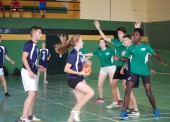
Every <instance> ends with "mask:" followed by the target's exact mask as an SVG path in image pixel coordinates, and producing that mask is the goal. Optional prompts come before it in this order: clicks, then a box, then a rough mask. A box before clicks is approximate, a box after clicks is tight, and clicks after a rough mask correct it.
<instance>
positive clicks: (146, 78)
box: [127, 74, 151, 84]
mask: <svg viewBox="0 0 170 122" xmlns="http://www.w3.org/2000/svg"><path fill="white" fill-rule="evenodd" d="M140 77H141V78H142V82H143V84H146V83H149V84H150V83H151V81H150V76H140V75H135V74H130V76H129V78H128V81H127V82H133V83H134V84H136V82H137V81H138V80H139V78H140Z"/></svg>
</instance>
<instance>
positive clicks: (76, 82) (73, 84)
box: [67, 78, 83, 89]
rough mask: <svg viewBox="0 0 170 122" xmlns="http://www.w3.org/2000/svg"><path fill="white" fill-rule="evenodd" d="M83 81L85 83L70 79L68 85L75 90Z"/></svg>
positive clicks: (80, 80)
mask: <svg viewBox="0 0 170 122" xmlns="http://www.w3.org/2000/svg"><path fill="white" fill-rule="evenodd" d="M82 81H83V80H82V79H76V78H68V80H67V83H68V85H69V86H70V87H71V88H73V89H75V88H76V86H77V84H78V83H80V82H82Z"/></svg>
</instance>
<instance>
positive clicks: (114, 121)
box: [8, 87, 117, 122]
mask: <svg viewBox="0 0 170 122" xmlns="http://www.w3.org/2000/svg"><path fill="white" fill-rule="evenodd" d="M8 88H9V89H13V90H15V91H18V92H20V93H23V94H26V93H25V92H23V91H21V90H16V89H14V88H10V87H8ZM36 97H37V98H39V99H43V100H45V101H48V102H51V103H54V104H56V105H62V106H65V107H67V108H71V106H68V105H64V104H62V103H58V102H55V101H52V100H48V99H46V98H43V97H39V96H36ZM82 112H85V113H88V114H91V115H94V116H98V117H101V119H107V120H111V121H113V122H117V121H116V120H113V119H111V118H107V117H103V116H100V115H97V114H94V113H91V112H87V111H84V110H83V111H82Z"/></svg>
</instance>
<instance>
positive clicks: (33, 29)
mask: <svg viewBox="0 0 170 122" xmlns="http://www.w3.org/2000/svg"><path fill="white" fill-rule="evenodd" d="M39 29H40V30H42V28H41V27H39V26H33V27H31V36H32V34H33V32H34V31H37V30H39Z"/></svg>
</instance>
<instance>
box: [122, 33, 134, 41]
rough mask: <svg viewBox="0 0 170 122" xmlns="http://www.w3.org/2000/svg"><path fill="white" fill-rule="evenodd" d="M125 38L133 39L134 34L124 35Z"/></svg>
mask: <svg viewBox="0 0 170 122" xmlns="http://www.w3.org/2000/svg"><path fill="white" fill-rule="evenodd" d="M123 38H128V39H130V40H132V36H131V35H129V34H126V35H124V36H123Z"/></svg>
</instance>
